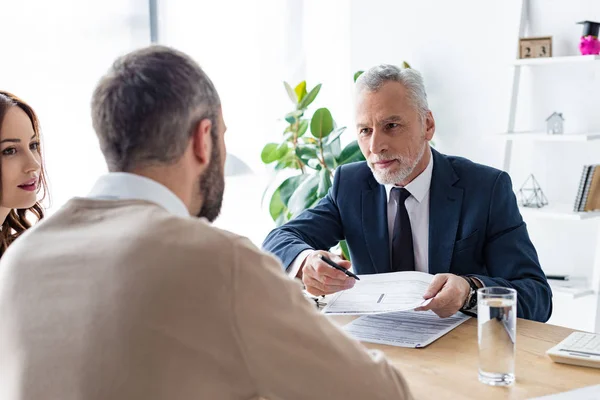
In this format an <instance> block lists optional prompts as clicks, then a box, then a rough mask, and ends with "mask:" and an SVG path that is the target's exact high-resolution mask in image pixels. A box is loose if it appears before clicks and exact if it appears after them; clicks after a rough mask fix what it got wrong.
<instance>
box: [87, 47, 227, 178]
mask: <svg viewBox="0 0 600 400" xmlns="http://www.w3.org/2000/svg"><path fill="white" fill-rule="evenodd" d="M220 106H221V101H220V99H219V95H218V93H217V91H216V89H215V87H214V85H213V84H212V82H211V80H210V79H209V78H208V76H207V75H206V74H205V73H204V71H202V69H201V68H200V66H198V64H197V63H196V62H195V61H194V60H192V59H191V58H190V57H189V56H187V55H186V54H184V53H181V52H179V51H177V50H174V49H171V48H168V47H164V46H150V47H146V48H143V49H140V50H136V51H133V52H131V53H129V54H127V55H125V56H123V57H121V58H119V59H117V60H116V61H115V63H114V64H113V66H112V67H111V69H110V70H109V71H108V73H107V74H106V75H105V76H104V77H103V78H102V79H101V80H100V82H99V83H98V86H97V87H96V90H95V91H94V94H93V97H92V124H93V126H94V130H95V131H96V135H97V136H98V140H99V142H100V147H101V149H102V153H103V154H104V157H105V158H106V163H107V165H108V169H109V170H110V171H111V172H115V171H131V170H133V169H135V168H140V167H146V166H150V165H156V164H170V163H173V162H175V161H177V160H178V159H179V158H181V156H182V155H183V153H184V152H185V149H186V147H187V144H188V142H189V139H190V136H191V135H192V134H193V133H194V131H195V129H196V127H197V126H198V123H200V121H202V120H203V119H207V118H208V119H210V120H211V121H212V124H213V129H212V131H211V135H212V140H213V142H216V140H217V137H216V136H217V134H218V133H217V129H216V124H217V123H218V121H217V116H218V115H219V108H220Z"/></svg>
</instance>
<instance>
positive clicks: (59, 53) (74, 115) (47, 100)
mask: <svg viewBox="0 0 600 400" xmlns="http://www.w3.org/2000/svg"><path fill="white" fill-rule="evenodd" d="M147 3H148V2H147V1H145V0H126V1H124V0H102V1H88V0H86V1H78V0H52V1H47V0H32V1H19V2H17V1H7V0H6V1H1V2H0V4H1V5H0V16H1V18H2V24H1V25H2V32H3V34H2V40H0V54H2V58H1V60H0V88H2V89H3V90H8V91H10V92H13V93H15V94H16V95H18V96H20V97H21V98H23V99H24V100H25V101H27V102H28V103H29V104H30V105H31V106H32V107H33V108H34V110H35V111H36V112H37V113H38V116H39V119H40V123H41V128H42V144H43V148H44V154H45V161H46V167H47V171H48V175H49V182H50V192H51V195H52V204H53V205H54V206H53V207H52V208H51V210H50V212H52V211H54V210H55V209H56V208H57V207H59V206H61V205H62V204H63V203H64V202H65V201H67V200H68V199H69V198H71V197H73V196H83V195H86V194H87V193H88V191H89V189H90V188H91V186H92V185H93V183H94V182H95V180H96V178H97V177H98V176H99V175H101V174H102V173H104V172H105V171H106V166H105V163H104V159H103V157H102V154H101V153H100V150H99V147H98V143H97V139H96V136H95V134H94V131H93V129H92V124H91V116H90V100H91V97H92V92H93V90H94V87H95V85H96V83H97V82H98V80H99V79H100V77H101V76H102V74H104V73H105V72H106V71H107V70H108V68H109V67H110V65H111V64H112V62H113V61H114V59H115V58H116V57H118V56H120V55H122V54H124V53H125V52H127V51H130V50H133V49H134V48H136V47H139V46H143V45H146V44H148V43H149V28H148V11H147V10H148V9H147Z"/></svg>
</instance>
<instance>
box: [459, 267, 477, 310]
mask: <svg viewBox="0 0 600 400" xmlns="http://www.w3.org/2000/svg"><path fill="white" fill-rule="evenodd" d="M462 278H464V279H465V280H466V281H467V282H469V286H470V288H469V295H468V296H467V299H466V300H465V304H463V306H462V308H461V311H468V310H472V309H474V308H475V307H477V289H479V288H478V287H477V285H476V284H475V282H474V281H473V279H471V278H470V277H468V276H463V277H462Z"/></svg>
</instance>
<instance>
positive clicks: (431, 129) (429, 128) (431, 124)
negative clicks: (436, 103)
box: [425, 111, 435, 140]
mask: <svg viewBox="0 0 600 400" xmlns="http://www.w3.org/2000/svg"><path fill="white" fill-rule="evenodd" d="M434 133H435V119H433V114H432V112H431V111H427V115H426V116H425V138H426V139H427V140H431V139H432V138H433V134H434Z"/></svg>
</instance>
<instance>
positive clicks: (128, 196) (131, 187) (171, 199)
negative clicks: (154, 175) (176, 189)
mask: <svg viewBox="0 0 600 400" xmlns="http://www.w3.org/2000/svg"><path fill="white" fill-rule="evenodd" d="M88 197H90V198H94V199H100V200H145V201H149V202H151V203H154V204H157V205H159V206H161V207H162V208H164V209H165V210H167V211H169V212H170V213H172V214H174V215H177V216H179V217H183V218H186V217H189V216H190V213H189V212H188V209H187V207H186V206H185V204H184V203H183V201H182V200H181V199H180V198H179V197H177V196H176V195H175V193H173V192H172V191H171V190H169V189H168V188H167V187H165V186H164V185H162V184H160V183H158V182H156V181H154V180H152V179H149V178H146V177H143V176H140V175H135V174H130V173H127V172H111V173H108V174H106V175H103V176H101V177H100V178H99V179H98V180H97V181H96V184H95V185H94V187H93V188H92V191H91V192H90V194H89V195H88Z"/></svg>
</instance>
